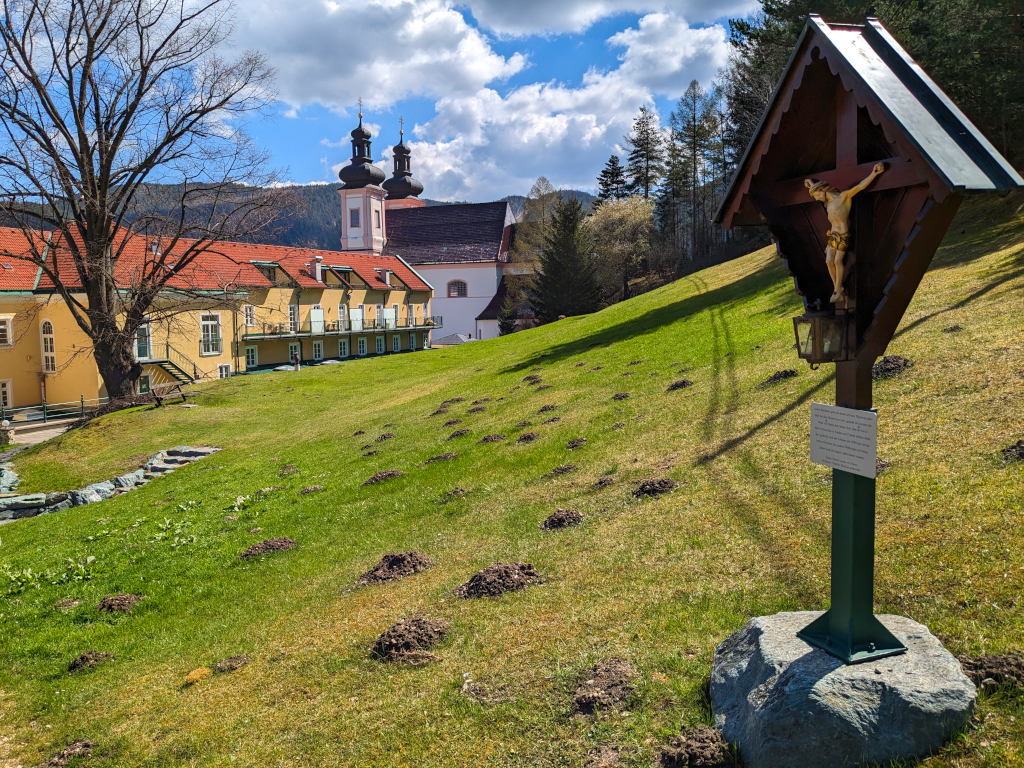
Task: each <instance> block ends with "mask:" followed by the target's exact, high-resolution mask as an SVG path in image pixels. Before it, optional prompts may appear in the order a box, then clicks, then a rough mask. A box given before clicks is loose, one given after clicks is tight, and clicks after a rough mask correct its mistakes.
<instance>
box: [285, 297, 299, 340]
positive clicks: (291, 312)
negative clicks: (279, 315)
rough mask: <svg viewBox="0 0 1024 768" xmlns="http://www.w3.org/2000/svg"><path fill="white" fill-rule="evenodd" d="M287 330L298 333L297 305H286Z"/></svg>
mask: <svg viewBox="0 0 1024 768" xmlns="http://www.w3.org/2000/svg"><path fill="white" fill-rule="evenodd" d="M288 332H289V333H298V332H299V305H298V304H289V305H288Z"/></svg>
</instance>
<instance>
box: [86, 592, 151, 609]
mask: <svg viewBox="0 0 1024 768" xmlns="http://www.w3.org/2000/svg"><path fill="white" fill-rule="evenodd" d="M145 599H146V596H145V595H126V594H124V593H123V592H119V593H117V594H116V595H107V596H106V597H104V598H103V599H102V600H100V604H99V605H98V606H96V607H97V608H98V609H99V611H100V613H128V611H130V610H131V609H132V608H134V607H135V605H136V603H139V602H141V601H143V600H145Z"/></svg>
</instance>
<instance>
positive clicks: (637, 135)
mask: <svg viewBox="0 0 1024 768" xmlns="http://www.w3.org/2000/svg"><path fill="white" fill-rule="evenodd" d="M624 139H625V142H626V145H627V146H628V147H629V158H628V159H627V162H626V177H627V178H628V179H629V191H630V192H631V193H632V194H634V195H643V196H644V198H645V199H647V198H650V196H651V193H652V192H654V188H655V187H657V186H658V181H659V180H660V179H661V177H662V176H664V174H665V139H664V137H663V136H662V134H661V129H660V128H659V127H658V118H657V116H656V115H655V114H654V113H653V112H651V111H650V110H648V109H647V107H640V114H639V115H637V117H636V119H635V120H633V130H632V131H630V134H629V135H628V136H626V137H624Z"/></svg>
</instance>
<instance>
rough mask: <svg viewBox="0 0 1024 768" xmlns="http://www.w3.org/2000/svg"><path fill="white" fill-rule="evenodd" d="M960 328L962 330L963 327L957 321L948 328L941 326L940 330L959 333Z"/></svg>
mask: <svg viewBox="0 0 1024 768" xmlns="http://www.w3.org/2000/svg"><path fill="white" fill-rule="evenodd" d="M962 330H963V328H962V327H961V326H960V324H959V323H957V324H956V325H951V326H949V327H948V328H943V329H942V332H943V333H960V331H962Z"/></svg>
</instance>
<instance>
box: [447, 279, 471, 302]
mask: <svg viewBox="0 0 1024 768" xmlns="http://www.w3.org/2000/svg"><path fill="white" fill-rule="evenodd" d="M467 293H468V292H467V290H466V282H465V281H464V280H452V281H451V282H450V283H448V297H449V298H452V299H455V298H458V299H464V298H466V294H467Z"/></svg>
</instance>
